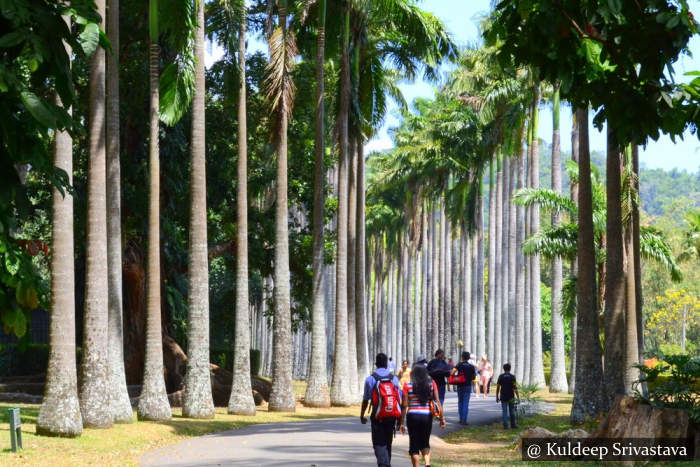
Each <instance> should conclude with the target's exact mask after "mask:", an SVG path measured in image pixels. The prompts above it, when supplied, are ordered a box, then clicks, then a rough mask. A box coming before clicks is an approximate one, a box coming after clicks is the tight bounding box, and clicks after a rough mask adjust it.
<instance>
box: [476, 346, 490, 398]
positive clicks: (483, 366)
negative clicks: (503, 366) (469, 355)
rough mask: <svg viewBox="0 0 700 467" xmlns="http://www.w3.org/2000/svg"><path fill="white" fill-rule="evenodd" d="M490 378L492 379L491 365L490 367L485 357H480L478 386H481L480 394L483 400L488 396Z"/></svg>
mask: <svg viewBox="0 0 700 467" xmlns="http://www.w3.org/2000/svg"><path fill="white" fill-rule="evenodd" d="M491 378H493V365H491V362H489V360H488V358H486V355H482V357H481V363H480V364H479V385H480V386H481V394H482V395H483V397H484V399H486V397H487V396H488V394H489V389H490V388H491Z"/></svg>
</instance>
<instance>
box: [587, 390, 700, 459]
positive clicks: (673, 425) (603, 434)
mask: <svg viewBox="0 0 700 467" xmlns="http://www.w3.org/2000/svg"><path fill="white" fill-rule="evenodd" d="M699 435H700V427H698V426H697V425H695V424H694V423H693V422H692V420H690V417H689V416H688V413H687V412H684V411H683V410H681V409H672V408H663V409H662V408H657V407H652V406H650V405H645V404H640V403H639V402H637V401H636V400H635V399H634V398H632V397H630V396H619V397H618V398H617V399H615V402H614V403H613V406H612V409H611V410H610V413H608V416H607V417H605V418H604V419H603V421H602V422H601V423H600V425H599V426H598V428H597V429H596V430H595V432H593V434H592V435H591V436H593V437H595V438H654V439H657V438H693V437H696V436H699ZM696 439H697V438H696ZM696 446H697V443H696ZM695 452H697V453H699V454H700V451H698V450H697V448H696V451H695Z"/></svg>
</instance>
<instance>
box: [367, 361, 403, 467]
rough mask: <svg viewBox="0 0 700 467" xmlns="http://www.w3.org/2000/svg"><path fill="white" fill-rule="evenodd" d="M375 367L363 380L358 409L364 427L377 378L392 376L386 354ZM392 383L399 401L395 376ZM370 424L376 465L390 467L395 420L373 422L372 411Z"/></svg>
mask: <svg viewBox="0 0 700 467" xmlns="http://www.w3.org/2000/svg"><path fill="white" fill-rule="evenodd" d="M375 365H376V367H377V369H376V370H375V371H374V373H372V374H371V375H369V376H368V377H367V379H365V389H364V394H363V396H362V407H361V408H360V422H361V423H362V424H363V425H364V424H366V423H367V418H366V417H365V412H366V411H367V408H368V407H369V406H370V405H371V401H372V392H373V391H374V388H375V387H376V386H377V378H375V375H376V376H378V377H379V378H384V377H389V376H392V373H391V372H390V371H389V369H388V368H387V366H388V358H387V356H386V354H384V353H379V354H377V358H376V359H375ZM392 382H393V384H394V386H396V389H397V390H398V393H399V401H400V400H401V398H402V397H403V396H402V394H401V386H400V385H399V380H398V378H397V377H396V376H392ZM370 422H371V427H372V447H373V448H374V455H375V456H376V458H377V465H378V466H379V467H390V466H391V443H392V441H393V440H394V430H395V428H396V422H397V419H393V418H390V419H384V420H375V419H374V417H373V411H372V412H371V413H370Z"/></svg>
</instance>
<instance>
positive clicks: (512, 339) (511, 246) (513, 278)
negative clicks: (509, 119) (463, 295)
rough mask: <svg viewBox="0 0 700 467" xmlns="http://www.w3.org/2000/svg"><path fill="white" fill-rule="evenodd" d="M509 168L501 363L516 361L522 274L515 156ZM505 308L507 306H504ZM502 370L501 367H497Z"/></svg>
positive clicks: (521, 130) (521, 143)
mask: <svg viewBox="0 0 700 467" xmlns="http://www.w3.org/2000/svg"><path fill="white" fill-rule="evenodd" d="M519 136H520V137H519V140H518V141H519V143H520V146H519V147H520V148H522V146H523V138H524V131H523V126H522V125H521V126H520V130H519ZM508 168H509V172H510V173H509V177H508V178H509V179H510V180H509V181H510V183H509V187H508V197H507V199H506V206H508V229H507V232H508V239H507V241H508V247H507V251H508V306H507V313H506V312H505V311H504V313H503V317H502V318H501V321H502V323H503V326H504V327H505V329H504V333H503V340H504V342H505V341H507V342H508V352H507V353H506V349H505V348H504V349H502V351H501V359H502V360H501V363H504V360H505V358H506V356H507V355H508V356H509V358H508V361H509V362H510V364H511V365H512V364H513V363H515V359H514V358H511V357H510V354H511V353H513V352H514V350H515V349H516V331H515V321H516V319H517V317H516V311H517V294H516V292H517V286H518V285H517V281H518V280H519V277H518V276H520V275H521V274H519V273H518V269H517V265H518V254H519V253H518V249H517V242H518V235H517V234H518V225H517V222H518V215H517V207H516V205H515V203H513V193H514V192H515V191H516V190H517V189H518V159H517V158H515V157H512V158H509V159H508ZM504 309H505V307H504ZM496 368H497V369H499V371H500V367H496Z"/></svg>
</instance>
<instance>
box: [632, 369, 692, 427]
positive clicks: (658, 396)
mask: <svg viewBox="0 0 700 467" xmlns="http://www.w3.org/2000/svg"><path fill="white" fill-rule="evenodd" d="M636 367H637V368H639V370H640V372H641V374H642V375H641V378H640V381H639V384H641V382H644V381H646V382H648V383H649V387H650V391H649V395H648V396H644V394H643V391H640V390H639V389H637V390H635V397H636V398H637V400H639V401H640V402H643V403H645V404H649V405H651V406H652V407H659V408H664V407H671V408H676V409H681V410H684V411H686V412H688V415H690V418H691V419H692V420H693V421H694V422H695V423H700V396H699V395H698V392H697V387H698V383H700V358H698V357H691V356H689V355H670V356H667V357H665V362H659V363H658V364H657V365H656V366H654V367H653V368H649V367H646V366H644V365H636ZM669 371H670V373H671V376H670V377H669V378H667V379H665V381H664V382H663V383H661V384H658V385H657V384H655V383H656V382H657V380H659V377H660V376H661V375H662V374H664V373H667V372H669ZM639 384H638V386H639Z"/></svg>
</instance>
